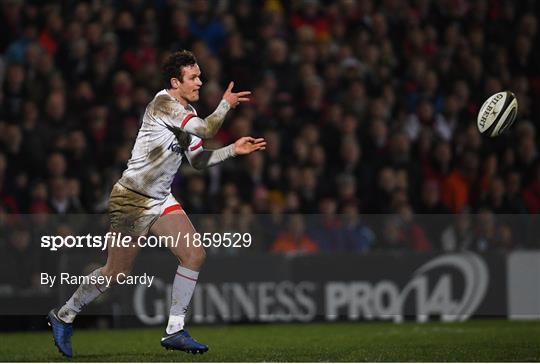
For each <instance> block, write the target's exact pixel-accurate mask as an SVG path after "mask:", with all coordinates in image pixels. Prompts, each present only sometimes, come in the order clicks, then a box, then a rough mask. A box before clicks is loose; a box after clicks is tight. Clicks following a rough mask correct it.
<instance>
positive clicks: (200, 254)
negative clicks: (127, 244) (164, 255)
mask: <svg viewBox="0 0 540 364" xmlns="http://www.w3.org/2000/svg"><path fill="white" fill-rule="evenodd" d="M173 206H178V208H176V209H174V210H173V211H168V213H167V214H165V215H163V216H161V217H160V218H159V219H158V220H157V221H156V223H155V224H154V225H153V226H152V228H151V230H150V232H151V233H152V234H154V235H157V236H172V237H174V239H175V242H176V238H177V237H179V236H180V239H181V240H180V241H178V244H177V245H176V244H173V245H172V246H169V249H170V250H171V252H172V253H173V254H174V255H175V256H176V258H177V259H178V261H179V263H180V264H179V266H178V268H177V270H176V274H175V277H174V283H173V289H172V299H171V308H170V314H169V322H168V324H167V329H166V333H167V335H166V336H165V337H164V338H163V339H162V341H161V344H162V345H163V346H164V347H166V348H168V349H177V350H184V351H188V352H193V353H203V352H205V351H207V350H208V347H207V346H206V345H204V344H200V343H198V342H197V341H195V340H193V339H192V338H191V337H190V336H189V333H188V332H187V331H186V330H185V329H184V320H185V316H186V312H187V309H188V306H189V303H190V301H191V297H192V296H193V292H194V290H195V286H196V284H197V279H198V276H199V271H200V269H201V267H202V265H203V263H204V260H205V258H206V253H205V251H204V248H203V247H202V246H198V247H194V246H193V245H188V242H187V239H185V236H186V234H187V235H188V236H190V237H193V234H194V233H195V228H194V227H193V225H192V224H191V221H190V220H189V218H188V216H187V215H186V213H185V212H184V211H183V210H182V209H181V208H179V205H173Z"/></svg>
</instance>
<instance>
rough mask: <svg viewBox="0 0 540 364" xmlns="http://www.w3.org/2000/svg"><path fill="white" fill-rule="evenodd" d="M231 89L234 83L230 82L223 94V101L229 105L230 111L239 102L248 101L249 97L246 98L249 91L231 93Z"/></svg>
mask: <svg viewBox="0 0 540 364" xmlns="http://www.w3.org/2000/svg"><path fill="white" fill-rule="evenodd" d="M233 87H234V82H232V81H231V83H229V87H227V90H225V93H224V94H223V99H224V100H225V101H227V102H228V103H229V105H231V108H232V109H234V108H235V107H237V106H238V105H240V103H241V102H246V101H249V97H247V96H249V95H251V91H240V92H232V89H233Z"/></svg>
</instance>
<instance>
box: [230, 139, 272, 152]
mask: <svg viewBox="0 0 540 364" xmlns="http://www.w3.org/2000/svg"><path fill="white" fill-rule="evenodd" d="M265 149H266V141H265V140H264V139H263V138H258V139H255V138H252V137H242V138H240V139H238V140H237V141H236V142H234V152H235V153H236V155H245V154H249V153H253V152H256V151H258V150H265Z"/></svg>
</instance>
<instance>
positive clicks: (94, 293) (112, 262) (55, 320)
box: [47, 246, 139, 357]
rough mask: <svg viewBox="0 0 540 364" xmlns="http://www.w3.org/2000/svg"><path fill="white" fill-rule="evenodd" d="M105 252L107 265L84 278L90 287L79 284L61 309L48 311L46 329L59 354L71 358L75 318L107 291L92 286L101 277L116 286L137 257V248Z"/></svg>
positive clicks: (118, 248)
mask: <svg viewBox="0 0 540 364" xmlns="http://www.w3.org/2000/svg"><path fill="white" fill-rule="evenodd" d="M107 250H108V257H107V263H106V264H105V266H103V267H100V268H98V269H96V270H94V271H93V272H92V273H90V274H89V275H88V276H87V277H88V278H89V280H88V281H86V282H90V283H82V284H81V285H80V286H79V288H77V290H76V291H75V293H73V295H72V296H71V297H70V298H69V300H68V301H67V302H66V303H65V304H64V305H63V306H62V307H60V309H53V310H51V311H50V312H49V314H48V316H47V318H48V321H49V325H50V326H51V327H52V329H53V335H54V342H55V344H56V346H57V348H58V350H59V351H60V353H62V354H64V355H65V356H67V357H72V356H73V351H72V347H71V336H72V335H73V321H74V320H75V317H76V316H77V315H78V314H79V313H80V312H81V310H82V309H83V308H84V307H85V306H86V305H88V304H89V303H90V302H92V301H94V300H95V299H96V298H97V297H99V296H100V295H101V294H103V293H104V292H105V291H106V290H107V289H109V288H110V287H109V286H108V285H107V283H102V284H98V283H92V282H100V280H99V277H100V276H103V277H111V278H112V280H111V282H112V283H116V277H117V275H118V274H119V273H125V274H129V272H130V271H131V269H132V267H133V264H134V262H135V258H136V257H137V253H138V251H139V247H138V246H130V247H118V246H114V247H109V248H108V249H107ZM101 280H103V279H101Z"/></svg>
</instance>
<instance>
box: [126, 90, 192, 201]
mask: <svg viewBox="0 0 540 364" xmlns="http://www.w3.org/2000/svg"><path fill="white" fill-rule="evenodd" d="M196 116H197V112H196V111H195V108H193V106H191V105H188V106H187V107H184V106H182V104H180V102H178V101H177V100H176V99H175V98H174V97H172V96H171V95H169V93H168V92H167V90H161V91H160V92H158V93H157V94H156V96H155V97H154V99H153V100H152V101H151V102H150V103H149V104H148V106H147V107H146V111H145V112H144V116H143V120H142V125H141V128H140V129H139V133H138V134H137V139H136V140H135V145H134V146H133V150H132V152H131V158H130V159H129V161H128V166H127V169H126V170H125V171H124V173H123V174H122V177H121V178H120V180H119V181H118V182H119V183H120V184H121V185H123V186H124V187H126V188H129V189H130V190H133V191H135V192H138V193H140V194H143V195H146V196H149V197H152V198H155V199H159V200H162V199H165V198H167V196H168V195H169V194H170V192H171V184H172V181H173V179H174V176H175V174H176V172H177V171H178V168H179V167H180V165H181V164H182V157H183V154H184V153H190V152H194V151H196V150H199V149H201V148H202V144H203V141H202V139H201V138H199V137H197V136H196V135H193V134H189V133H187V132H186V131H184V130H186V128H185V127H186V125H187V124H188V123H189V120H190V119H192V118H194V117H196Z"/></svg>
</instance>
